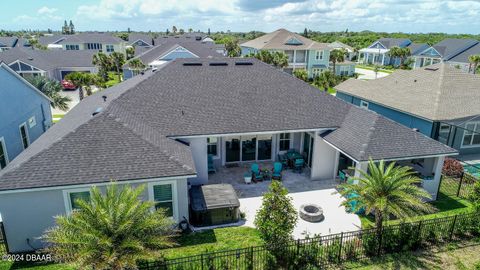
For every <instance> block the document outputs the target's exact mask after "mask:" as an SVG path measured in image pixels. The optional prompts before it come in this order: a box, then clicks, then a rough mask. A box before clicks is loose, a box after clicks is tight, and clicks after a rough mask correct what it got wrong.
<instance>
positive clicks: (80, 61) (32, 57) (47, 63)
mask: <svg viewBox="0 0 480 270" xmlns="http://www.w3.org/2000/svg"><path fill="white" fill-rule="evenodd" d="M95 53H96V51H92V50H80V51H65V50H36V49H35V50H34V49H31V48H13V49H9V50H7V51H5V52H2V53H1V54H0V61H3V62H5V63H7V64H10V63H12V62H15V61H16V60H20V61H22V62H24V63H26V64H29V65H32V66H35V67H37V68H39V69H42V70H45V71H49V70H52V69H55V68H59V67H94V65H93V64H92V57H93V55H94V54H95Z"/></svg>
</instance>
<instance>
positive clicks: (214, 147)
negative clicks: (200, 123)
mask: <svg viewBox="0 0 480 270" xmlns="http://www.w3.org/2000/svg"><path fill="white" fill-rule="evenodd" d="M207 154H208V155H213V156H215V157H216V156H218V138H217V137H208V138H207Z"/></svg>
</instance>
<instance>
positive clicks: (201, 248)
mask: <svg viewBox="0 0 480 270" xmlns="http://www.w3.org/2000/svg"><path fill="white" fill-rule="evenodd" d="M177 242H178V244H179V245H180V246H179V247H175V248H170V249H165V250H164V254H165V257H166V258H168V259H173V258H178V257H185V256H191V255H198V254H200V253H203V252H213V251H219V250H226V249H238V248H246V247H251V246H258V245H262V244H263V241H262V239H260V234H259V232H258V231H257V230H256V229H254V228H249V227H228V228H218V229H213V230H206V231H202V232H195V233H191V234H186V235H182V236H180V237H179V238H178V239H177Z"/></svg>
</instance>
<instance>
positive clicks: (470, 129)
mask: <svg viewBox="0 0 480 270" xmlns="http://www.w3.org/2000/svg"><path fill="white" fill-rule="evenodd" d="M470 146H480V122H472V123H468V124H467V125H466V126H465V130H464V131H463V140H462V147H470Z"/></svg>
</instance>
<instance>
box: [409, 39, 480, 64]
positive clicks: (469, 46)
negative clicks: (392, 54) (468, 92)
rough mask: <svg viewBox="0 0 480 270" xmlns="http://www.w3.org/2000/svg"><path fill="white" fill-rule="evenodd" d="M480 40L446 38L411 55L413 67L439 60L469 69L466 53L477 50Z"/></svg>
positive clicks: (473, 52) (438, 61) (434, 62)
mask: <svg viewBox="0 0 480 270" xmlns="http://www.w3.org/2000/svg"><path fill="white" fill-rule="evenodd" d="M479 44H480V41H478V40H475V39H461V38H447V39H444V40H442V41H440V42H438V43H437V44H434V45H433V46H431V47H428V48H426V49H424V50H423V51H421V52H419V53H417V54H415V55H413V59H414V60H415V63H414V65H413V67H414V68H419V67H424V66H428V65H432V64H437V63H440V62H450V63H451V64H452V65H459V66H460V68H461V69H462V70H464V71H468V70H469V67H470V65H469V62H468V56H469V55H467V54H470V53H472V54H475V52H478V49H476V48H479V47H478V46H480V45H479Z"/></svg>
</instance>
